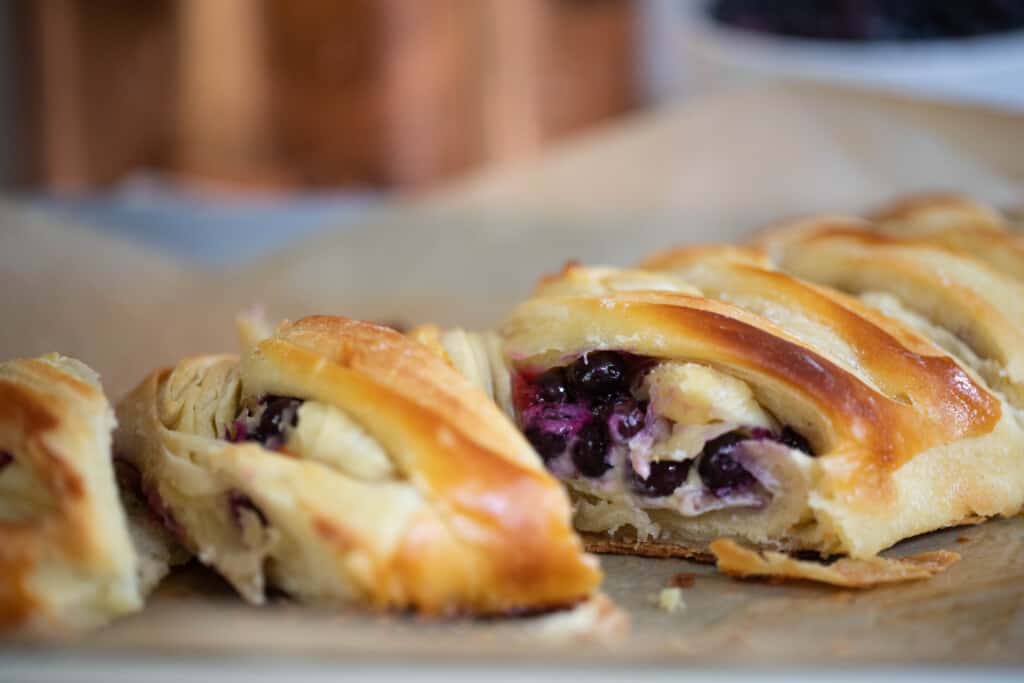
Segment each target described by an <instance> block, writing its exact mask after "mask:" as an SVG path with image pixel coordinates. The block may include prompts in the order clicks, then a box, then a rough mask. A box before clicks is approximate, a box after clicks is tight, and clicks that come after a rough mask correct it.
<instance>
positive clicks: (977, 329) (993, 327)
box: [762, 219, 1024, 407]
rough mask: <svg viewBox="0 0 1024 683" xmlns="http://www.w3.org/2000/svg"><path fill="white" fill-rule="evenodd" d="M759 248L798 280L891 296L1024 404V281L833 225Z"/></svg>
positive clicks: (784, 231) (793, 229) (925, 245)
mask: <svg viewBox="0 0 1024 683" xmlns="http://www.w3.org/2000/svg"><path fill="white" fill-rule="evenodd" d="M866 225H867V226H869V227H870V224H866ZM762 243H763V244H766V245H768V247H769V251H770V252H772V253H773V255H774V256H775V257H776V258H777V260H778V263H779V265H780V267H781V268H782V269H784V270H787V271H789V272H791V273H794V274H796V275H798V276H800V277H804V278H807V279H809V280H812V281H814V282H818V283H820V284H825V285H828V286H832V287H836V288H838V289H841V290H844V291H848V292H852V293H856V294H861V293H865V292H887V293H889V294H892V295H894V296H895V297H896V298H897V299H899V301H900V302H901V303H902V304H903V305H904V306H906V307H907V308H908V309H909V310H911V311H913V312H914V313H915V314H917V315H920V316H922V317H924V318H925V319H927V320H929V321H931V322H933V323H934V324H935V325H937V326H939V327H942V328H945V329H946V330H948V331H949V334H950V335H951V336H952V337H954V338H958V339H959V340H960V341H961V342H962V343H965V344H966V345H967V346H968V347H969V348H970V349H971V350H972V352H973V353H974V354H976V356H977V357H979V358H980V359H982V362H983V363H989V364H990V365H989V366H988V368H987V369H986V367H985V366H983V365H982V364H975V365H976V369H978V370H979V372H981V373H982V374H983V376H984V377H985V379H986V380H987V381H988V382H989V383H990V384H992V386H993V387H995V388H997V389H999V390H1001V391H1003V392H1005V393H1006V394H1007V395H1008V397H1009V398H1010V400H1011V402H1012V403H1013V404H1014V405H1015V406H1017V407H1022V406H1024V326H1022V325H1021V323H1020V322H1019V321H1020V320H1022V319H1024V282H1022V281H1020V280H1017V279H1016V278H1012V277H1009V276H1007V275H1005V274H1003V273H1002V272H1001V271H1000V270H997V269H996V268H993V267H990V266H989V265H987V264H986V263H984V262H982V261H980V260H978V259H976V258H974V257H972V256H971V255H970V254H968V253H967V252H964V251H962V250H959V249H956V248H951V247H948V246H943V245H939V244H932V243H930V242H928V241H927V240H923V239H917V238H897V237H893V236H891V235H885V234H882V233H880V232H873V231H871V230H864V229H857V228H851V227H849V226H847V227H842V226H837V225H836V224H835V223H834V221H827V222H819V221H817V220H815V219H810V220H805V221H802V222H800V223H798V224H794V225H792V226H789V227H782V228H778V229H777V230H776V231H775V232H774V233H770V234H767V235H765V236H763V237H762ZM991 364H994V366H993V365H991Z"/></svg>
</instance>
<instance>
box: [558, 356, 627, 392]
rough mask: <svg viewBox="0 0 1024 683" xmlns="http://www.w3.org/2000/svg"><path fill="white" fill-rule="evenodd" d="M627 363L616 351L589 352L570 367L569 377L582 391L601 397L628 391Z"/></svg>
mask: <svg viewBox="0 0 1024 683" xmlns="http://www.w3.org/2000/svg"><path fill="white" fill-rule="evenodd" d="M626 374H627V373H626V363H625V361H624V360H623V359H622V356H621V355H619V354H618V353H615V352H614V351H595V352H593V353H588V354H586V355H585V356H580V358H579V359H578V360H577V361H576V362H575V363H573V364H572V365H571V366H570V367H569V379H570V380H571V381H572V384H573V386H574V387H575V388H576V389H577V390H578V391H580V392H582V393H585V394H588V395H589V396H593V397H599V396H607V395H616V394H621V393H624V392H626V391H627V390H628V389H629V387H628V381H627V377H626Z"/></svg>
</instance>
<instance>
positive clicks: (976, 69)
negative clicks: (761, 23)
mask: <svg viewBox="0 0 1024 683" xmlns="http://www.w3.org/2000/svg"><path fill="white" fill-rule="evenodd" d="M706 6H707V3H706V2H696V1H692V2H685V3H675V2H665V1H664V0H648V3H647V8H646V9H647V13H648V14H649V15H650V14H654V15H656V16H654V17H651V16H649V17H648V21H647V30H646V32H647V34H648V36H647V37H651V34H652V33H653V34H655V36H654V38H655V43H657V42H658V41H657V39H658V37H660V38H661V39H662V41H664V40H666V39H668V37H669V35H670V34H671V36H672V38H671V43H672V44H673V47H672V48H671V49H669V50H665V49H664V46H662V47H661V59H666V58H667V59H675V60H680V59H681V60H682V62H681V64H682V66H681V68H678V69H674V70H666V69H665V68H662V72H661V77H662V84H661V85H662V90H663V91H664V90H665V86H666V85H668V86H669V88H671V89H674V90H675V91H676V93H675V94H680V93H684V94H692V93H698V92H702V91H707V90H709V89H713V88H717V87H720V86H723V85H734V84H737V83H749V82H751V81H764V80H766V79H798V80H808V81H816V82H827V83H840V84H850V85H856V86H861V87H865V86H867V87H876V88H881V89H885V90H892V91H898V92H900V93H906V94H913V95H918V96H924V97H932V98H939V99H943V100H956V101H967V102H974V103H981V104H986V105H990V106H995V107H999V108H1004V109H1011V110H1016V111H1024V31H1012V32H1006V33H1001V34H993V35H990V36H984V37H977V38H960V39H948V40H919V41H877V42H857V43H855V42H840V41H827V40H812V39H804V38H787V37H784V36H775V35H771V34H760V33H755V32H752V31H744V30H739V29H732V28H729V27H727V26H723V25H721V24H718V23H717V22H715V21H714V20H713V19H712V18H711V17H710V15H709V14H708V13H707V11H706ZM666 21H669V22H670V23H671V24H672V27H673V28H672V31H671V32H669V31H666V30H665V26H664V25H663V23H664V22H666ZM652 27H653V28H654V30H653V31H652V30H651V29H652ZM654 49H658V48H657V46H654ZM656 59H657V58H656ZM663 66H664V65H663ZM667 71H668V72H669V73H671V72H674V73H675V76H676V81H677V82H676V83H675V84H674V85H672V84H671V83H666V82H665V73H666V72H667ZM662 94H664V93H662Z"/></svg>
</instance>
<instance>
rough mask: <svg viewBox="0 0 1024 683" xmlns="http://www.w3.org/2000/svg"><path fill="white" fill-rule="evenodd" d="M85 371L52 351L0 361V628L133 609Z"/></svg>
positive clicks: (91, 380)
mask: <svg viewBox="0 0 1024 683" xmlns="http://www.w3.org/2000/svg"><path fill="white" fill-rule="evenodd" d="M112 427H113V415H112V412H111V410H110V406H109V405H108V404H107V401H106V398H105V397H104V396H103V393H102V391H101V389H100V387H99V384H98V381H97V378H96V377H95V375H94V373H92V371H91V370H89V369H88V368H86V367H85V366H84V365H82V364H81V363H78V362H77V361H74V360H72V359H68V358H63V357H60V356H57V355H56V354H52V355H50V356H43V357H40V358H34V359H24V360H15V361H10V362H7V363H3V364H0V452H4V453H7V454H10V455H11V456H12V457H13V460H12V461H11V462H10V463H9V464H8V465H6V466H4V467H2V468H0V627H11V626H20V627H26V628H29V629H33V630H49V629H53V628H77V627H86V626H91V625H95V624H97V623H100V622H102V621H104V620H106V619H108V618H109V617H111V616H113V615H116V614H120V613H123V612H127V611H131V610H134V609H138V607H139V606H140V604H141V598H140V596H139V591H138V586H137V584H136V576H135V569H136V564H135V556H134V552H133V550H132V547H131V542H130V540H129V537H128V532H127V527H126V521H125V518H124V513H123V512H122V510H121V509H120V504H119V502H118V496H117V491H116V488H115V485H114V476H113V468H112V464H111V459H110V430H111V428H112Z"/></svg>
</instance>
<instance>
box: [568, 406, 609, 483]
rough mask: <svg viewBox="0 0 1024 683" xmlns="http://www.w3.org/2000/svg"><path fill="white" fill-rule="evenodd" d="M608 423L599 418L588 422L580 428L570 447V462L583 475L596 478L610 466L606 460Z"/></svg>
mask: <svg viewBox="0 0 1024 683" xmlns="http://www.w3.org/2000/svg"><path fill="white" fill-rule="evenodd" d="M609 444H610V439H609V436H608V425H607V424H605V423H604V422H601V421H599V420H592V421H590V422H588V423H587V424H586V425H585V426H584V427H583V429H581V430H580V433H579V438H578V439H577V440H576V443H575V444H574V445H573V447H572V462H573V464H574V465H576V469H578V470H579V471H580V474H582V475H583V476H585V477H591V478H597V477H600V476H601V475H602V474H604V473H605V472H607V471H608V470H609V469H610V468H611V463H610V462H608V458H607V456H608V446H609Z"/></svg>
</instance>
